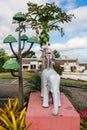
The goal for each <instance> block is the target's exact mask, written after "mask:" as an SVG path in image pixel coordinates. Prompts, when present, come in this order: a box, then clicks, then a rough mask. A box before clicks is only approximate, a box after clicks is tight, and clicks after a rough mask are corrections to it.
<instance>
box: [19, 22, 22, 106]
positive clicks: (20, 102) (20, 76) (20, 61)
mask: <svg viewBox="0 0 87 130" xmlns="http://www.w3.org/2000/svg"><path fill="white" fill-rule="evenodd" d="M18 49H19V50H18V63H19V65H20V68H19V77H18V78H19V80H18V81H19V90H18V91H19V93H18V94H19V105H20V107H22V106H23V78H22V54H21V39H20V22H19V48H18Z"/></svg>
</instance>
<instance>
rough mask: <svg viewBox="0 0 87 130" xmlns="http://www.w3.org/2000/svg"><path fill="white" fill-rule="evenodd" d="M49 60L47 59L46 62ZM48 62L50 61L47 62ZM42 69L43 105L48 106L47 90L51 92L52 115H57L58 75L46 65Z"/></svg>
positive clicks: (58, 96) (58, 98)
mask: <svg viewBox="0 0 87 130" xmlns="http://www.w3.org/2000/svg"><path fill="white" fill-rule="evenodd" d="M49 61H50V60H49V59H48V62H49ZM49 63H50V62H49ZM48 66H49V65H47V68H46V69H44V70H43V72H42V76H41V96H42V97H43V104H42V106H43V107H49V92H51V93H52V97H53V104H54V108H53V111H52V114H53V115H58V107H59V106H61V103H60V75H59V74H58V73H57V72H56V71H55V70H54V69H53V68H50V67H48Z"/></svg>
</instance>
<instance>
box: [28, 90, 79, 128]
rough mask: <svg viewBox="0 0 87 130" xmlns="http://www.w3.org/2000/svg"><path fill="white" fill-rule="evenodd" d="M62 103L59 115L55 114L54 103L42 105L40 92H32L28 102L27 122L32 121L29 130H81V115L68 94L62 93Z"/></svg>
mask: <svg viewBox="0 0 87 130" xmlns="http://www.w3.org/2000/svg"><path fill="white" fill-rule="evenodd" d="M61 104H62V106H61V107H60V108H59V114H58V116H53V115H52V114H51V113H52V109H53V104H50V106H49V108H43V107H42V98H41V97H40V93H39V92H34V93H31V95H30V100H29V103H28V108H27V114H26V124H28V123H29V122H32V125H31V126H30V127H29V129H28V130H80V117H79V114H78V113H77V111H76V110H75V109H74V107H73V106H72V104H71V103H70V101H69V100H68V99H67V98H66V96H65V95H64V94H63V93H61Z"/></svg>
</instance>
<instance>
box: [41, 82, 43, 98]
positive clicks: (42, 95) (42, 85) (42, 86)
mask: <svg viewBox="0 0 87 130" xmlns="http://www.w3.org/2000/svg"><path fill="white" fill-rule="evenodd" d="M41 97H43V85H42V84H41Z"/></svg>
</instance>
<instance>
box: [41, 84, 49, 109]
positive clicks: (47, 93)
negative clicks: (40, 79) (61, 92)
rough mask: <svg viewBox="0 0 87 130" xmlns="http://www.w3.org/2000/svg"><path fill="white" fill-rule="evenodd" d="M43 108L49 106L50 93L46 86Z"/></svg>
mask: <svg viewBox="0 0 87 130" xmlns="http://www.w3.org/2000/svg"><path fill="white" fill-rule="evenodd" d="M42 106H43V107H48V106H49V91H48V89H47V86H44V88H43V105H42Z"/></svg>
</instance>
